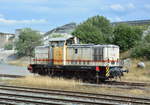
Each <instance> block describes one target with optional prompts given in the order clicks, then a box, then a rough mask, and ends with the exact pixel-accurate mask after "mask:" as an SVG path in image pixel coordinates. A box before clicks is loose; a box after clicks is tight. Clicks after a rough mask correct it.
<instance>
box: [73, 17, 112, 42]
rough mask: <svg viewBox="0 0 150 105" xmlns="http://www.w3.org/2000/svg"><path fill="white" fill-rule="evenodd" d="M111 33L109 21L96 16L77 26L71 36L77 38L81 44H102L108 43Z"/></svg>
mask: <svg viewBox="0 0 150 105" xmlns="http://www.w3.org/2000/svg"><path fill="white" fill-rule="evenodd" d="M112 32H113V30H112V26H111V24H110V22H109V20H107V19H106V18H105V17H103V16H99V15H97V16H94V17H91V18H89V19H87V20H86V21H84V22H83V23H81V24H79V25H78V26H77V28H76V29H75V31H74V32H73V35H75V36H77V37H78V38H79V39H80V41H81V42H82V43H94V44H104V43H109V39H110V37H111V35H112Z"/></svg>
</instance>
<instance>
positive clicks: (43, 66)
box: [28, 37, 127, 82]
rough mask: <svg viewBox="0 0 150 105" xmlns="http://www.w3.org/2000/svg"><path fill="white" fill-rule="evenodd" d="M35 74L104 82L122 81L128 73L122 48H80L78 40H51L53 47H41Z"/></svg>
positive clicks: (32, 67)
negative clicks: (122, 55)
mask: <svg viewBox="0 0 150 105" xmlns="http://www.w3.org/2000/svg"><path fill="white" fill-rule="evenodd" d="M28 70H29V71H30V72H31V73H37V74H40V75H49V76H60V77H61V76H63V77H67V78H79V79H83V80H89V81H90V80H94V81H97V82H98V81H104V80H107V79H110V78H115V77H121V76H123V72H127V70H124V69H123V67H122V65H121V64H120V60H119V46H117V45H94V44H78V39H77V38H76V37H68V38H51V39H50V40H49V45H46V46H37V47H36V48H35V56H34V58H33V59H32V63H31V64H30V65H29V66H28Z"/></svg>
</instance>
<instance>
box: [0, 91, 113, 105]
mask: <svg viewBox="0 0 150 105" xmlns="http://www.w3.org/2000/svg"><path fill="white" fill-rule="evenodd" d="M0 95H1V96H11V97H19V98H20V97H22V98H31V99H36V100H37V99H41V100H48V101H59V102H65V103H76V104H86V105H101V104H103V105H115V104H114V103H113V104H111V103H107V102H106V103H105V102H91V101H79V100H72V99H59V98H50V97H41V96H31V95H17V94H10V93H0ZM8 99H10V98H8ZM11 99H12V98H11ZM13 99H14V98H13ZM13 99H12V100H13ZM19 100H20V99H19ZM22 101H23V102H24V101H25V102H30V101H31V100H22ZM34 102H35V103H40V104H50V103H49V102H41V101H32V103H34ZM51 104H53V103H51ZM54 105H55V104H54ZM56 105H58V104H56ZM59 105H60V104H59Z"/></svg>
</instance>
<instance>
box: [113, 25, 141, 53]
mask: <svg viewBox="0 0 150 105" xmlns="http://www.w3.org/2000/svg"><path fill="white" fill-rule="evenodd" d="M141 39H142V30H141V29H140V28H138V27H135V26H129V25H127V24H119V25H116V26H115V28H114V32H113V42H112V43H113V44H116V45H119V46H120V49H121V51H126V50H129V49H130V48H133V47H134V46H135V45H136V44H137V43H138V42H139V41H141Z"/></svg>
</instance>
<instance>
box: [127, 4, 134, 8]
mask: <svg viewBox="0 0 150 105" xmlns="http://www.w3.org/2000/svg"><path fill="white" fill-rule="evenodd" d="M127 7H128V8H135V5H134V4H132V3H129V4H128V5H127Z"/></svg>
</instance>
